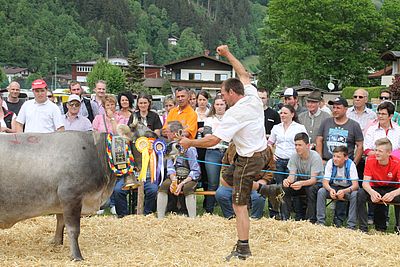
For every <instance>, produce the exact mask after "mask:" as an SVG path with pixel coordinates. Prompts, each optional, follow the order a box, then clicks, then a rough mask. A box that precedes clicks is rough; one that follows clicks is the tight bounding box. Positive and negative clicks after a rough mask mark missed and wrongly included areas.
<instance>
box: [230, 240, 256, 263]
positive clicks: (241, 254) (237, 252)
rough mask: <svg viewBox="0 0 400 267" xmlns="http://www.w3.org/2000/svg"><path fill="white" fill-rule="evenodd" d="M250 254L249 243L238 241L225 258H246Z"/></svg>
mask: <svg viewBox="0 0 400 267" xmlns="http://www.w3.org/2000/svg"><path fill="white" fill-rule="evenodd" d="M250 256H251V251H250V246H249V243H244V244H243V243H241V242H240V241H238V242H237V243H236V245H235V246H234V247H233V250H232V252H231V254H229V255H228V256H226V258H225V260H226V261H230V260H231V258H233V257H236V258H238V259H240V260H246V259H247V258H248V257H250Z"/></svg>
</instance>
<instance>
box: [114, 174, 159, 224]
mask: <svg viewBox="0 0 400 267" xmlns="http://www.w3.org/2000/svg"><path fill="white" fill-rule="evenodd" d="M122 186H124V178H123V176H121V178H118V180H117V183H116V184H115V186H114V191H113V193H112V195H111V202H114V205H115V211H116V212H117V214H118V215H120V216H125V215H128V214H129V212H128V201H127V200H126V196H127V195H128V193H129V190H122ZM157 192H158V185H157V184H153V183H151V182H150V178H147V179H146V182H145V183H144V214H145V215H147V214H150V213H152V212H154V211H155V210H156V197H157Z"/></svg>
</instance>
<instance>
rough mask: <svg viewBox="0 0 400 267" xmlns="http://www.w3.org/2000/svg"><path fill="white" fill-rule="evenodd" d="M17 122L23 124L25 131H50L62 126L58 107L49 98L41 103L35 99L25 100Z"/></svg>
mask: <svg viewBox="0 0 400 267" xmlns="http://www.w3.org/2000/svg"><path fill="white" fill-rule="evenodd" d="M17 122H19V123H21V124H24V125H25V132H26V133H52V132H55V131H56V130H57V129H58V128H60V127H63V126H64V123H63V118H62V115H61V111H60V109H59V108H58V107H57V105H56V104H54V103H53V102H51V101H49V100H47V101H46V102H44V103H41V104H39V103H37V102H36V101H35V99H31V100H28V101H26V102H25V103H24V104H23V105H22V107H21V110H20V111H19V113H18V116H17Z"/></svg>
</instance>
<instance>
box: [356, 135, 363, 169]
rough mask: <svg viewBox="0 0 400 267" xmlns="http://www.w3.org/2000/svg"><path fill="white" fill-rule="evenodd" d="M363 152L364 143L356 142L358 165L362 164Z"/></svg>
mask: <svg viewBox="0 0 400 267" xmlns="http://www.w3.org/2000/svg"><path fill="white" fill-rule="evenodd" d="M363 152H364V150H363V141H356V153H355V155H354V163H355V164H356V165H357V164H358V163H359V162H360V160H361V157H362V154H363Z"/></svg>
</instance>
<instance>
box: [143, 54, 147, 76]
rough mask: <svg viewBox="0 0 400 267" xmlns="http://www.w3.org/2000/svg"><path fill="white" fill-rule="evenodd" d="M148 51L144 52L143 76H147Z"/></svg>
mask: <svg viewBox="0 0 400 267" xmlns="http://www.w3.org/2000/svg"><path fill="white" fill-rule="evenodd" d="M147 54H148V53H147V52H143V78H146V55H147Z"/></svg>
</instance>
